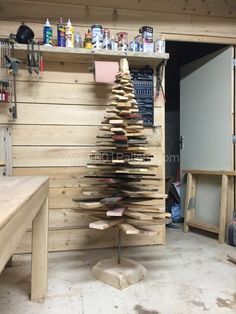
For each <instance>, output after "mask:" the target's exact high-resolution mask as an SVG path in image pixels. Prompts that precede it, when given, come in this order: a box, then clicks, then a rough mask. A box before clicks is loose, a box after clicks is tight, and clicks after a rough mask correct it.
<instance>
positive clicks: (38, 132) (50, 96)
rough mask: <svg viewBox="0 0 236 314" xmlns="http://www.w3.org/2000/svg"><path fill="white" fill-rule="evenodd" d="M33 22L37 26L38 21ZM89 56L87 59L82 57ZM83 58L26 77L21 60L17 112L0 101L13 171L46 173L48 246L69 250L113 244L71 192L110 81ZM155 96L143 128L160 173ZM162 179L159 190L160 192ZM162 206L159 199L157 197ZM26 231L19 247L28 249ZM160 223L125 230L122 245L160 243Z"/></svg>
mask: <svg viewBox="0 0 236 314" xmlns="http://www.w3.org/2000/svg"><path fill="white" fill-rule="evenodd" d="M38 27H40V26H39V25H38ZM87 62H88V61H87ZM91 65H92V64H91V62H88V63H84V61H83V63H73V60H72V61H71V62H65V63H57V62H53V61H47V60H45V71H44V72H43V73H41V77H40V80H39V81H37V80H36V78H35V77H32V78H30V77H29V74H28V71H27V70H26V69H25V66H24V65H23V66H22V67H21V70H20V71H19V75H18V76H17V99H18V105H17V109H18V118H17V120H16V121H12V120H11V116H10V115H9V113H8V112H7V108H6V107H5V106H1V107H0V124H1V125H6V124H9V125H11V126H12V143H13V175H48V176H50V192H49V207H50V211H49V228H50V230H49V250H51V251H57V250H74V249H82V248H98V247H112V246H116V237H115V233H116V231H115V230H112V231H106V232H102V231H97V230H91V229H89V228H88V224H89V222H91V221H92V219H91V218H88V217H87V215H85V214H81V213H79V212H78V211H77V210H76V208H77V204H76V203H74V202H73V201H72V198H73V197H79V196H82V195H81V192H80V188H79V183H81V182H82V181H83V175H84V174H85V173H86V167H85V166H86V163H87V162H88V161H89V153H90V151H91V149H93V148H94V144H95V140H96V135H97V134H98V130H99V125H100V123H101V121H102V119H103V116H104V113H105V108H106V104H107V102H108V98H109V95H110V92H111V86H110V85H107V84H98V83H94V81H93V74H92V73H90V72H89V68H90V67H91ZM161 103H162V102H161V101H159V102H156V107H155V117H156V120H155V123H156V125H157V128H155V129H147V131H146V132H147V134H148V136H149V138H150V146H151V147H150V152H151V153H154V154H155V159H154V163H155V164H159V165H160V166H161V165H162V166H161V167H160V168H159V169H158V173H159V174H160V177H161V178H162V179H163V178H164V167H163V162H162V159H163V154H164V144H163V143H162V145H161V142H162V139H163V137H164V136H163V135H164V133H163V132H162V130H161V126H163V125H164V124H163V121H164V119H163V113H164V110H163V104H162V105H161ZM163 182H164V181H162V183H161V186H160V192H161V193H163V192H164V186H163ZM160 206H161V207H162V208H164V202H163V201H160ZM30 232H31V231H29V232H28V233H27V234H26V236H25V238H24V239H23V241H22V242H21V244H20V246H19V248H18V252H21V253H22V252H29V251H30ZM164 242H165V227H164V226H160V227H159V235H158V236H155V237H153V236H152V237H145V236H142V235H141V236H138V237H137V236H124V239H123V243H124V245H144V244H145V245H146V244H161V243H164Z"/></svg>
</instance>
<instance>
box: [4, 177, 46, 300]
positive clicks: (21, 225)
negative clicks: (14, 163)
mask: <svg viewBox="0 0 236 314" xmlns="http://www.w3.org/2000/svg"><path fill="white" fill-rule="evenodd" d="M48 188H49V179H48V177H0V273H1V271H2V270H3V268H4V266H5V265H6V263H7V262H8V260H9V259H10V257H11V256H12V254H13V253H14V251H15V249H16V248H17V246H18V244H19V242H20V241H21V239H22V237H23V235H24V233H25V232H26V231H27V229H29V228H30V227H31V226H32V265H31V300H33V301H37V300H39V299H42V298H44V297H45V296H46V295H47V253H48Z"/></svg>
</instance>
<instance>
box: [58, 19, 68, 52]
mask: <svg viewBox="0 0 236 314" xmlns="http://www.w3.org/2000/svg"><path fill="white" fill-rule="evenodd" d="M65 33H66V29H65V25H64V23H63V19H62V17H60V20H59V23H58V24H57V46H59V47H65V46H66V38H65V37H66V36H65V35H66V34H65Z"/></svg>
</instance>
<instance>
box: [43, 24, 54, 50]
mask: <svg viewBox="0 0 236 314" xmlns="http://www.w3.org/2000/svg"><path fill="white" fill-rule="evenodd" d="M43 43H44V45H45V46H52V26H51V24H50V22H49V19H47V21H46V23H45V25H44V27H43Z"/></svg>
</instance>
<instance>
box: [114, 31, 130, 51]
mask: <svg viewBox="0 0 236 314" xmlns="http://www.w3.org/2000/svg"><path fill="white" fill-rule="evenodd" d="M117 41H118V50H121V51H128V33H126V32H119V33H117Z"/></svg>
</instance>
